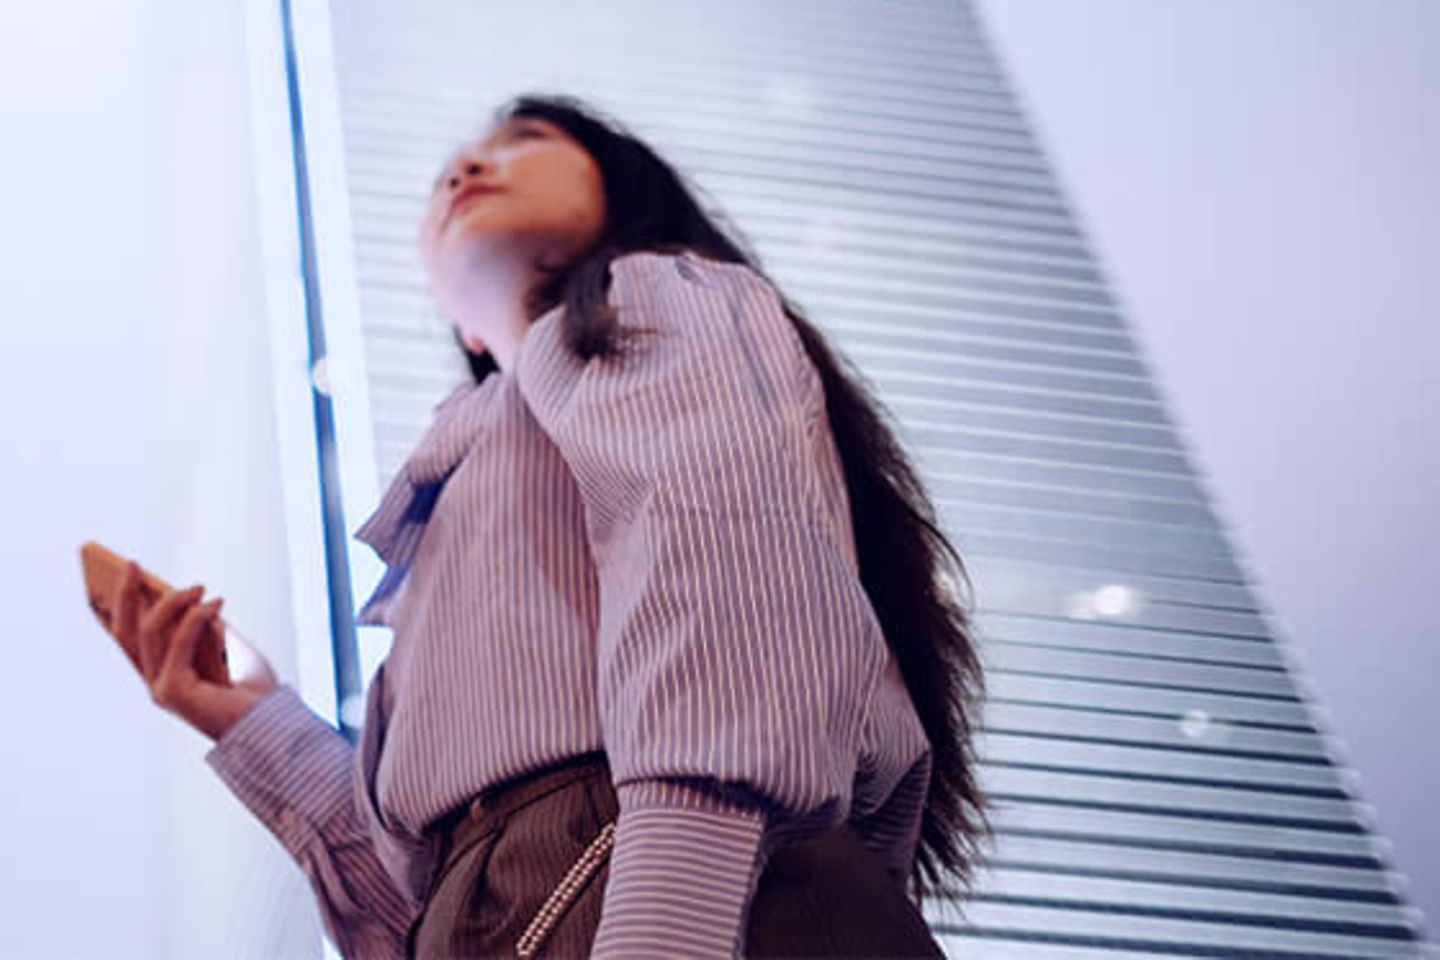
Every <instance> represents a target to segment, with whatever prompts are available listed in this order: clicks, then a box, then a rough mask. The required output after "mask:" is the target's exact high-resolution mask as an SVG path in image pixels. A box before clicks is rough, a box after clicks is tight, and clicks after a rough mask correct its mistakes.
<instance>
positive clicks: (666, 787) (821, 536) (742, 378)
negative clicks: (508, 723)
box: [519, 253, 884, 957]
mask: <svg viewBox="0 0 1440 960" xmlns="http://www.w3.org/2000/svg"><path fill="white" fill-rule="evenodd" d="M611 301H612V303H615V305H616V307H617V312H618V316H617V320H618V323H619V325H620V326H621V327H622V328H625V329H629V330H635V331H637V335H638V336H639V337H640V339H639V340H638V341H637V342H636V344H635V345H634V346H632V347H631V350H630V352H629V353H628V354H626V355H625V356H623V357H619V358H613V357H611V358H602V357H596V358H592V359H590V360H589V361H579V360H577V359H574V358H573V357H572V358H570V359H568V360H567V359H566V358H565V356H564V350H563V348H562V347H561V346H560V345H559V344H558V342H554V341H553V340H552V342H550V343H536V344H532V343H530V342H529V336H533V335H534V334H535V333H536V332H537V331H531V333H530V334H529V335H528V336H527V340H526V341H525V343H524V344H523V349H522V351H521V360H520V363H519V368H520V378H521V379H520V384H521V388H522V390H526V389H527V387H528V389H529V391H530V392H529V396H531V397H533V398H534V399H535V401H536V402H534V403H532V409H534V410H536V412H537V418H538V419H539V420H540V421H541V422H542V426H544V427H545V428H546V430H547V432H548V433H549V434H550V435H551V437H552V439H553V440H554V441H555V443H556V446H557V447H558V449H559V450H560V452H561V455H562V456H563V457H564V458H565V460H566V461H567V463H568V464H569V466H570V468H571V470H572V472H573V474H574V475H575V478H576V480H577V483H578V485H579V487H580V491H581V495H582V499H583V502H584V504H585V519H586V526H587V534H588V537H589V541H590V545H591V549H592V552H593V555H594V558H595V563H596V570H597V575H598V578H599V583H600V622H599V628H598V633H599V636H598V658H599V659H598V674H597V675H598V684H599V690H598V695H599V709H600V723H601V731H602V736H603V739H604V742H605V749H606V752H607V753H608V755H609V760H610V766H611V772H612V776H613V778H614V782H615V788H616V794H617V796H618V799H619V807H620V814H619V820H618V824H617V830H616V840H615V848H614V851H613V854H612V860H611V872H610V877H609V881H608V883H607V886H606V890H605V897H604V906H603V910H602V918H601V923H600V927H599V930H598V932H597V936H596V940H595V946H594V954H593V955H595V956H603V957H611V956H614V957H620V956H624V957H641V956H657V957H658V956H673V955H675V954H676V952H677V951H679V952H683V953H685V954H686V955H690V956H717V957H718V956H725V957H728V956H733V955H735V954H736V952H737V951H738V950H739V949H740V947H741V946H743V936H744V929H745V922H746V919H747V915H748V911H749V905H750V902H751V898H752V896H753V893H754V890H755V884H756V882H757V880H758V878H759V875H760V872H761V871H762V870H763V869H764V866H765V863H766V860H767V858H768V857H769V855H770V852H771V851H772V850H773V849H774V848H775V847H776V846H778V845H779V843H780V842H781V840H782V839H784V838H786V837H793V836H794V835H796V834H808V833H816V832H820V831H822V830H824V829H828V828H830V827H832V826H835V825H838V824H839V823H841V822H843V821H844V819H845V818H846V816H847V814H848V811H849V808H850V802H851V789H852V784H853V780H854V776H855V771H856V766H857V762H858V754H859V750H860V738H861V733H862V721H863V718H864V715H865V713H866V710H867V709H868V705H869V702H870V699H871V697H872V696H873V693H874V690H875V688H876V685H877V683H878V681H879V678H880V674H881V671H882V668H883V663H884V638H883V635H882V634H881V632H880V628H879V625H878V623H877V621H876V620H875V617H874V614H873V611H872V609H871V608H870V606H869V604H868V601H867V599H866V597H865V594H864V591H863V588H862V587H861V585H860V583H859V580H858V577H857V576H856V575H855V572H854V570H853V567H852V566H850V565H849V563H848V562H847V559H846V558H847V556H848V555H849V554H848V553H847V550H849V549H853V548H850V547H848V546H847V545H845V544H842V543H841V542H839V534H838V531H837V529H836V528H835V526H834V524H833V522H832V515H831V513H830V512H829V511H828V509H827V506H826V501H825V499H824V497H823V495H822V487H823V483H824V480H823V478H822V475H821V460H820V459H819V458H820V456H821V451H825V450H833V447H830V446H828V435H826V440H827V442H826V443H825V444H822V443H821V439H820V436H819V435H818V434H817V431H821V430H828V429H829V425H828V422H827V421H826V419H825V413H824V401H823V394H822V391H821V387H820V383H819V379H818V377H817V375H816V373H815V370H814V368H813V367H812V366H811V364H810V361H809V358H808V356H806V355H805V353H804V350H803V347H802V346H801V343H800V340H799V337H798V334H797V333H796V331H795V330H794V329H793V327H792V325H791V323H790V321H789V319H788V318H787V317H786V316H785V315H784V314H783V312H782V311H781V309H780V303H779V300H778V298H777V296H776V294H775V292H774V290H773V289H772V288H771V287H770V285H769V284H768V283H766V282H765V281H764V279H763V278H761V277H760V276H759V275H758V274H756V273H754V272H753V271H751V270H750V269H749V268H748V267H745V266H744V265H739V264H718V263H712V262H711V261H706V260H702V259H700V258H699V257H695V256H694V255H691V254H682V255H679V256H671V255H662V254H652V253H642V254H631V255H629V256H626V257H622V258H619V259H617V260H616V261H614V263H613V264H612V283H611ZM567 365H568V369H567ZM547 372H548V373H549V374H553V375H549V376H548V377H547Z"/></svg>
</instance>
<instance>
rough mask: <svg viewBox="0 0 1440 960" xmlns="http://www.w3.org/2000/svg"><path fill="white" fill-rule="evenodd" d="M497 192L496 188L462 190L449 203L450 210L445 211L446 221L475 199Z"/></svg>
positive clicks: (468, 188) (467, 188)
mask: <svg viewBox="0 0 1440 960" xmlns="http://www.w3.org/2000/svg"><path fill="white" fill-rule="evenodd" d="M499 192H500V190H499V188H497V187H466V188H465V189H464V190H461V191H460V192H459V193H457V194H455V199H454V200H451V201H450V209H449V210H446V211H445V219H446V220H447V221H448V220H449V219H450V218H451V217H453V216H455V214H456V213H457V212H459V210H460V208H461V207H462V206H464V205H465V204H467V203H469V202H470V201H471V200H474V199H475V198H476V197H483V196H486V195H487V194H491V193H499Z"/></svg>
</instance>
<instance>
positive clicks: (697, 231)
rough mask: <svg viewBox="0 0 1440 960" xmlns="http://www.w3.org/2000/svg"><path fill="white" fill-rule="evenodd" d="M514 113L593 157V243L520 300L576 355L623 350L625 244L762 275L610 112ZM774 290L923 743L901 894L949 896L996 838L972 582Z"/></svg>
mask: <svg viewBox="0 0 1440 960" xmlns="http://www.w3.org/2000/svg"><path fill="white" fill-rule="evenodd" d="M521 116H530V117H539V118H541V119H544V120H548V121H550V122H551V123H554V124H555V125H556V126H558V127H560V128H561V129H562V130H564V131H565V132H566V133H567V134H568V135H569V136H570V137H572V138H573V139H574V140H575V141H576V142H578V143H579V144H580V145H581V146H582V147H583V148H584V149H585V150H586V151H587V152H588V153H589V154H590V156H591V157H592V158H593V159H594V160H595V162H596V164H597V165H598V166H599V168H600V172H601V174H602V177H603V181H604V188H605V203H606V215H605V224H604V227H603V229H602V231H601V233H600V236H599V237H598V238H597V240H596V242H595V244H594V245H593V246H592V247H591V248H590V249H589V251H588V252H586V253H585V254H583V255H581V256H580V257H579V258H577V259H576V260H575V261H574V262H573V263H570V264H568V265H566V266H565V267H563V268H560V269H556V270H554V271H546V270H544V269H543V268H542V276H544V277H545V278H544V279H542V281H541V282H540V283H537V284H536V287H535V289H534V290H532V291H531V295H530V299H529V302H528V303H527V304H526V309H527V312H528V315H529V317H530V318H531V320H534V319H536V318H538V317H539V316H541V315H542V314H544V313H545V312H547V311H548V310H550V309H552V308H553V307H555V306H556V305H558V304H561V303H563V304H564V305H565V309H564V311H563V316H562V323H563V332H564V335H565V339H566V342H567V344H568V345H569V347H570V348H571V349H572V350H574V351H575V353H576V354H577V355H578V356H580V357H582V358H586V359H588V358H589V357H592V356H596V355H602V356H603V355H609V354H612V353H615V352H618V351H619V349H620V346H621V345H620V343H619V341H620V339H621V338H620V337H619V336H617V334H618V333H620V331H619V330H618V329H617V326H616V319H615V315H614V309H613V308H612V307H610V306H609V305H608V304H607V303H606V294H607V292H608V284H609V267H610V262H611V261H612V260H613V259H615V258H616V257H619V256H622V255H624V254H626V253H632V252H635V251H656V252H680V251H683V250H690V251H693V252H695V253H697V254H699V255H701V256H704V257H708V258H710V259H712V260H720V261H724V262H728V263H742V264H745V265H746V266H748V267H749V268H750V269H752V270H754V271H755V273H756V274H758V275H760V276H761V277H764V278H765V279H766V280H767V281H768V280H769V278H768V277H766V276H765V273H764V271H763V270H761V268H760V265H759V258H758V257H756V256H755V255H754V254H753V253H751V252H750V251H749V250H747V249H745V248H744V246H742V243H741V242H740V241H738V240H736V239H732V236H733V237H739V236H740V233H739V231H737V230H735V229H733V226H732V227H730V229H729V230H728V232H727V231H726V230H722V229H721V228H720V227H719V226H717V225H716V224H715V223H714V222H712V220H711V218H710V217H708V216H707V215H706V214H705V212H704V211H703V210H702V209H701V208H700V205H699V204H698V203H697V202H696V200H695V197H694V192H693V191H692V190H691V189H690V188H689V187H688V186H687V185H686V183H685V182H684V181H683V179H682V177H681V176H680V175H679V174H678V173H677V172H676V171H675V170H674V169H673V168H672V167H671V166H670V165H669V164H668V163H666V162H665V161H664V160H662V159H661V158H660V157H659V156H658V155H657V154H656V153H655V152H654V151H653V150H652V149H651V148H650V147H649V146H647V145H646V144H645V143H643V142H642V141H641V140H640V139H639V138H638V137H636V136H634V135H633V134H630V133H629V132H628V131H626V130H625V129H624V128H623V127H622V125H621V124H619V123H618V122H616V121H615V120H613V119H611V118H608V117H602V116H601V115H600V114H599V113H598V111H596V110H595V108H593V107H591V106H589V105H587V104H585V103H583V102H582V101H580V100H578V99H576V98H574V97H570V96H564V95H560V96H546V95H537V94H527V95H522V96H518V97H514V98H512V99H511V100H510V101H509V102H508V103H505V104H502V105H501V106H500V107H499V108H498V109H497V110H496V111H495V114H494V117H493V118H492V122H493V123H494V124H495V125H498V124H499V123H501V122H504V121H506V120H509V119H512V118H516V117H521ZM772 286H774V284H773V282H772ZM775 289H776V292H777V294H779V295H780V302H781V304H782V306H783V308H784V311H785V314H786V315H787V316H788V317H789V318H790V320H791V321H792V322H793V323H794V325H795V330H796V332H797V333H798V334H799V336H800V340H801V342H802V343H803V344H804V346H805V352H806V353H807V354H808V355H809V357H810V359H811V361H812V362H813V363H814V365H815V368H816V370H817V372H818V373H819V375H820V382H821V383H822V384H823V385H824V388H825V405H826V410H827V413H828V416H829V421H830V428H831V430H832V432H833V434H834V438H835V444H836V447H837V449H838V451H839V454H840V458H841V461H842V462H843V464H844V469H845V479H846V483H847V485H848V488H849V493H850V504H851V520H852V525H853V527H854V531H855V546H856V549H857V551H858V555H859V558H860V579H861V582H862V584H863V586H864V588H865V593H866V595H867V596H868V597H869V600H870V603H871V605H872V606H873V607H874V610H875V614H876V616H877V618H878V620H879V622H880V625H881V627H882V628H883V630H884V633H885V640H886V642H887V643H888V644H889V646H890V650H891V652H892V653H893V654H894V656H895V659H896V660H897V661H898V664H899V667H900V673H901V675H902V676H903V677H904V679H905V686H906V689H907V690H908V691H909V694H910V699H911V700H912V702H913V703H914V705H915V709H916V711H917V713H918V714H919V717H920V720H921V722H922V724H923V725H924V728H925V733H926V736H927V737H928V738H929V741H930V748H931V755H932V769H931V776H930V786H929V792H928V794H927V797H926V800H925V812H924V815H923V820H922V823H921V829H920V843H919V849H918V851H917V853H916V858H915V865H914V869H913V870H912V872H911V875H910V878H909V886H910V893H911V896H912V897H914V898H915V899H917V900H918V899H919V898H920V897H922V896H944V897H951V898H953V897H957V896H960V895H961V894H962V892H963V891H961V890H960V889H959V888H957V887H956V886H954V885H953V884H952V883H950V882H947V880H946V877H945V875H946V874H947V873H948V874H950V875H951V876H953V877H954V878H955V879H958V880H959V881H960V882H961V884H962V885H963V886H965V887H969V886H970V884H971V882H972V881H973V879H974V876H973V875H974V868H975V866H976V864H977V860H978V859H979V853H980V846H981V843H982V841H985V840H988V839H989V838H990V837H991V836H993V828H992V827H991V825H990V822H989V818H988V815H987V809H986V806H987V804H986V801H985V798H984V796H983V795H982V793H981V791H980V789H979V785H978V783H977V782H976V776H975V772H976V771H975V766H976V764H975V754H974V734H975V733H976V732H977V731H978V728H979V711H980V704H981V702H982V699H983V696H984V678H983V675H982V672H981V667H980V661H979V657H978V654H977V651H976V645H975V639H974V636H973V633H972V629H971V625H970V617H969V607H970V606H971V605H972V603H973V587H972V586H971V583H970V579H969V576H968V574H967V573H966V571H965V566H964V563H963V562H962V561H961V559H960V555H959V554H958V553H957V552H956V550H955V548H954V547H953V546H952V545H951V544H950V542H949V540H948V539H947V538H946V537H945V534H944V533H942V532H941V530H940V528H939V526H938V525H937V523H936V519H935V510H934V507H933V506H932V504H931V503H930V500H929V497H928V495H927V494H926V491H925V489H924V487H923V485H922V484H921V482H920V479H919V477H918V476H917V474H916V472H915V469H914V467H913V466H911V464H910V461H909V459H908V458H907V456H906V454H905V452H904V451H903V450H902V448H901V446H900V444H899V443H898V442H897V440H896V438H895V435H894V433H893V432H892V430H891V429H890V427H889V425H887V423H886V417H887V416H888V413H887V412H885V411H884V408H883V407H882V406H881V404H880V403H879V402H878V401H877V400H876V399H875V398H874V397H873V395H872V393H871V391H870V390H869V388H868V387H867V386H866V384H865V380H864V377H863V376H862V375H861V374H860V372H859V370H858V369H856V368H855V367H854V366H853V364H851V363H850V361H849V359H848V358H844V357H843V355H841V354H838V353H836V352H835V351H833V350H832V349H831V347H830V346H829V344H828V343H827V342H826V340H825V338H824V337H823V336H821V334H820V332H819V331H818V330H816V329H815V327H813V326H812V325H811V324H810V323H809V321H808V320H806V319H805V317H804V316H803V315H802V314H801V312H800V311H799V310H798V309H797V308H796V307H795V305H794V304H792V303H791V302H790V301H789V299H788V298H786V297H785V296H784V295H783V294H781V293H780V291H779V287H778V286H776V288H775ZM455 338H456V342H457V343H459V344H460V348H461V349H462V350H464V351H465V355H466V359H467V361H468V363H469V366H470V371H471V373H472V374H473V376H474V378H475V381H476V382H477V383H478V382H480V381H482V380H484V379H485V378H486V377H487V376H489V375H490V374H491V373H494V372H495V370H496V369H497V367H496V364H495V359H494V357H492V356H491V355H490V353H489V352H488V351H487V352H485V353H479V354H477V353H473V352H471V351H470V350H468V349H467V348H466V347H465V344H464V342H463V341H461V340H460V337H459V333H458V331H457V332H456V334H455ZM962 583H963V585H964V588H965V592H966V594H967V596H966V597H965V599H964V600H963V601H962V600H961V598H960V586H961V584H962Z"/></svg>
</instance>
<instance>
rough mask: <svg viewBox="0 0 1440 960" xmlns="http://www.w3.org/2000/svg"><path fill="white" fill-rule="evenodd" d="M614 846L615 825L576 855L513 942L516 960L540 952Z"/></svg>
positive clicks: (603, 831)
mask: <svg viewBox="0 0 1440 960" xmlns="http://www.w3.org/2000/svg"><path fill="white" fill-rule="evenodd" d="M614 845H615V822H614V821H613V820H612V821H611V822H609V823H607V824H605V826H604V827H603V828H602V829H601V830H600V835H599V836H597V837H596V838H595V839H594V840H593V841H592V842H591V843H590V846H588V847H586V848H585V852H584V853H582V854H581V855H580V859H578V860H576V861H575V862H574V863H573V864H572V865H571V866H570V870H569V872H567V873H566V874H565V876H564V878H563V879H562V880H561V881H560V883H559V885H558V886H556V888H555V889H554V890H553V891H552V892H551V894H550V896H549V897H548V898H547V899H546V900H545V902H544V903H543V904H541V906H540V910H539V912H538V913H536V914H535V917H534V919H532V920H531V921H530V925H529V926H528V927H526V928H525V932H524V933H522V934H521V935H520V939H519V940H517V941H516V942H515V956H516V957H518V958H519V960H530V958H531V957H534V956H535V952H536V951H537V950H539V949H540V944H541V943H542V942H544V940H545V938H546V937H548V936H549V935H550V931H552V930H554V929H555V925H556V924H557V923H559V922H560V918H561V917H562V916H564V914H565V911H566V910H568V909H569V908H570V904H571V903H573V902H574V900H575V898H576V897H578V896H579V895H580V890H581V888H583V887H584V886H585V884H586V883H588V882H589V881H590V878H591V877H592V876H594V875H595V872H596V871H597V870H599V869H600V867H601V865H603V864H604V862H605V858H606V857H607V856H608V855H609V853H610V848H611V847H612V846H614Z"/></svg>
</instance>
